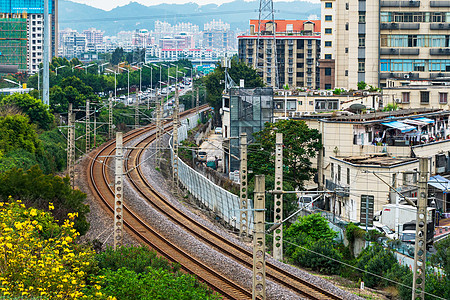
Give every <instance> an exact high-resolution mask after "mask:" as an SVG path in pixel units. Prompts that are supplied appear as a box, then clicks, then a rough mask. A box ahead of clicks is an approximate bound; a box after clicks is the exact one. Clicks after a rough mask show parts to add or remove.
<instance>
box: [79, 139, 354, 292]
mask: <svg viewBox="0 0 450 300" xmlns="http://www.w3.org/2000/svg"><path fill="white" fill-rule="evenodd" d="M143 138H144V137H142V138H141V139H143ZM168 139H169V137H168V135H167V134H166V135H165V136H164V142H163V145H168ZM137 142H138V139H136V140H134V141H133V142H132V143H128V144H127V146H134V145H135V144H136V143H137ZM153 152H154V150H153V149H152V148H151V147H150V148H149V149H147V150H146V152H145V154H144V159H148V160H147V161H146V162H145V163H144V164H143V165H142V170H143V173H144V175H145V176H146V178H147V180H148V182H149V183H150V184H151V185H152V186H153V187H154V188H155V189H156V190H157V191H158V192H159V193H160V194H161V195H163V196H164V197H165V198H166V199H168V200H170V201H171V202H172V203H173V204H174V205H175V206H177V207H178V208H180V209H182V210H183V211H184V212H185V213H186V214H187V215H189V216H191V217H192V218H193V219H195V220H197V221H198V222H200V223H202V224H203V225H205V226H207V227H208V228H211V229H213V230H215V231H216V232H217V233H219V234H220V235H222V236H224V237H225V238H227V239H228V240H230V241H232V242H233V243H235V244H238V245H241V246H243V247H245V248H247V249H249V250H250V249H251V248H250V246H251V244H245V243H242V242H241V241H240V240H239V239H238V238H237V237H236V236H235V235H233V234H231V233H230V232H229V230H227V229H226V228H224V227H223V226H221V225H220V224H219V223H218V222H217V221H214V219H213V218H208V217H207V216H208V215H209V216H211V214H210V213H206V214H205V211H203V210H201V209H199V208H198V207H195V205H192V203H188V202H186V201H185V199H184V198H183V197H181V196H180V197H174V196H173V195H172V194H171V192H170V191H171V190H172V187H171V186H170V181H168V180H166V179H165V178H164V177H163V176H162V174H161V172H160V171H157V170H155V167H154V159H153V157H152V155H153V154H154V153H153ZM91 153H92V152H91ZM91 155H92V154H91ZM88 164H89V159H84V161H83V162H82V164H80V165H79V166H78V170H80V171H81V170H86V168H87V167H88ZM161 165H162V168H161V169H162V170H163V171H164V166H165V165H167V161H165V163H164V161H162V164H161ZM78 176H79V179H78V180H77V183H79V187H80V189H81V190H83V191H85V192H87V193H88V197H87V198H88V199H87V204H89V205H90V207H91V212H90V213H89V215H88V221H89V222H90V223H91V228H90V230H89V232H88V233H87V234H86V235H85V236H84V237H83V238H82V240H88V241H89V240H92V239H98V240H100V241H101V242H102V243H103V244H104V245H112V242H113V239H112V236H111V234H112V217H111V215H110V214H107V213H105V210H104V207H103V206H102V205H101V204H98V203H97V202H96V201H93V200H92V199H94V198H93V195H92V194H91V193H90V191H89V188H88V186H87V184H86V182H87V177H86V174H85V173H84V172H83V173H80V172H78ZM80 183H82V184H80ZM124 184H125V186H124V196H125V199H126V204H127V205H129V206H130V208H131V209H133V210H135V211H138V212H139V215H140V216H141V217H142V218H144V219H145V220H147V223H148V224H150V225H151V226H153V227H154V228H155V229H157V230H158V231H159V232H161V233H164V234H165V236H166V237H167V238H168V239H170V240H171V241H172V242H174V243H176V244H178V245H179V246H181V247H182V248H183V249H185V251H186V252H188V253H190V255H192V256H193V257H196V258H199V259H201V260H202V261H203V262H204V263H205V264H207V265H209V266H213V267H214V268H215V269H216V270H220V271H221V272H222V274H223V275H225V276H227V277H229V278H231V279H232V280H235V281H237V282H239V283H240V285H241V286H243V287H245V288H247V289H249V290H251V288H252V272H251V270H249V269H247V268H245V267H243V266H241V265H240V264H238V263H236V262H235V261H233V260H231V259H230V258H228V257H226V256H224V255H223V254H221V253H220V252H218V251H216V250H215V249H213V248H211V247H210V246H209V245H207V244H204V243H203V242H202V241H199V240H197V239H196V238H194V237H192V236H191V235H190V234H189V233H187V232H186V231H184V229H182V228H181V227H179V226H178V225H177V224H174V223H173V222H172V221H170V220H169V219H168V218H167V217H166V216H164V215H161V214H160V213H159V212H158V211H156V210H155V209H154V208H153V207H152V206H151V205H150V204H149V203H147V202H146V201H145V200H144V199H143V198H142V197H141V196H140V195H139V194H138V193H136V192H135V191H134V189H133V188H132V187H131V185H130V183H129V182H128V181H127V180H125V181H124ZM178 194H182V192H179V193H178ZM124 242H125V244H129V245H137V244H138V242H137V240H136V239H135V238H133V237H132V236H131V235H129V234H126V235H125V240H124ZM267 260H268V261H270V262H271V263H274V264H276V265H277V266H279V267H281V268H283V269H285V270H288V271H289V272H291V273H293V274H296V275H297V276H298V277H301V278H303V279H306V280H308V281H309V282H311V283H313V284H315V285H317V286H320V287H323V288H325V289H327V290H328V291H330V292H332V293H334V294H336V295H338V296H342V297H343V299H363V298H360V297H358V296H356V295H354V294H351V293H348V292H346V291H343V290H341V289H339V288H337V287H336V286H334V285H333V284H331V283H330V282H328V281H326V280H324V279H322V278H319V277H316V276H313V275H311V274H309V273H307V272H305V271H302V270H300V269H298V268H295V267H292V266H289V265H286V264H284V263H281V262H278V261H275V260H274V259H272V258H271V257H270V256H267ZM267 299H302V298H301V297H300V296H299V295H297V294H294V293H292V292H291V291H289V290H287V289H285V288H284V287H281V286H279V285H278V284H276V283H274V282H272V281H270V280H268V281H267Z"/></svg>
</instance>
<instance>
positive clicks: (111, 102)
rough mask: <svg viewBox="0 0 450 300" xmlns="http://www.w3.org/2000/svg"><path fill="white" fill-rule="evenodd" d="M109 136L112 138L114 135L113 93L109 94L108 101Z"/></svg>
mask: <svg viewBox="0 0 450 300" xmlns="http://www.w3.org/2000/svg"><path fill="white" fill-rule="evenodd" d="M108 114H109V119H108V138H109V139H112V136H113V100H112V94H109V102H108Z"/></svg>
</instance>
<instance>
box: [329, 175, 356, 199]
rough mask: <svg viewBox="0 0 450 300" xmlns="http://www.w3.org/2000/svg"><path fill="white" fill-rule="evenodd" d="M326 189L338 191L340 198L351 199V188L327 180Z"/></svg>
mask: <svg viewBox="0 0 450 300" xmlns="http://www.w3.org/2000/svg"><path fill="white" fill-rule="evenodd" d="M325 188H326V189H327V190H329V191H336V192H337V193H336V194H337V195H338V196H339V197H349V196H350V193H349V188H348V187H343V186H341V185H339V184H336V183H334V182H333V181H331V180H329V179H326V180H325Z"/></svg>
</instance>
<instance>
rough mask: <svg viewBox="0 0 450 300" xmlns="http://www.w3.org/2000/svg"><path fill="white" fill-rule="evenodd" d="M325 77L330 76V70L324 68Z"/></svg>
mask: <svg viewBox="0 0 450 300" xmlns="http://www.w3.org/2000/svg"><path fill="white" fill-rule="evenodd" d="M325 76H331V68H325Z"/></svg>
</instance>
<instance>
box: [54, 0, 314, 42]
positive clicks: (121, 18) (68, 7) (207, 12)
mask: <svg viewBox="0 0 450 300" xmlns="http://www.w3.org/2000/svg"><path fill="white" fill-rule="evenodd" d="M258 9H259V1H252V2H246V1H244V0H236V1H233V2H229V3H224V4H222V5H216V4H208V5H203V6H199V5H198V4H195V3H186V4H159V5H153V6H144V5H142V4H139V3H136V2H131V3H129V4H127V5H125V6H120V7H116V8H114V9H112V10H110V11H104V10H101V9H98V8H94V7H92V6H88V5H85V4H80V3H75V2H72V1H67V0H60V1H59V28H60V29H64V28H72V29H76V30H78V31H79V32H80V31H83V30H84V29H88V28H90V27H94V28H97V29H100V30H102V31H105V35H116V34H117V32H119V31H122V30H126V31H130V30H135V29H148V30H152V29H154V23H155V21H156V20H160V21H166V22H168V23H170V24H172V25H175V24H176V23H179V22H190V23H192V24H195V25H198V26H199V28H200V30H203V24H205V23H207V22H209V21H211V20H213V19H215V20H218V19H221V20H222V21H224V22H226V23H229V24H230V25H231V28H232V29H233V30H235V29H240V30H247V29H248V28H249V20H250V19H257V18H258ZM274 9H275V18H276V19H297V20H304V19H308V17H309V16H311V15H316V16H318V17H320V4H316V3H311V2H306V1H293V2H275V3H274Z"/></svg>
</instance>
